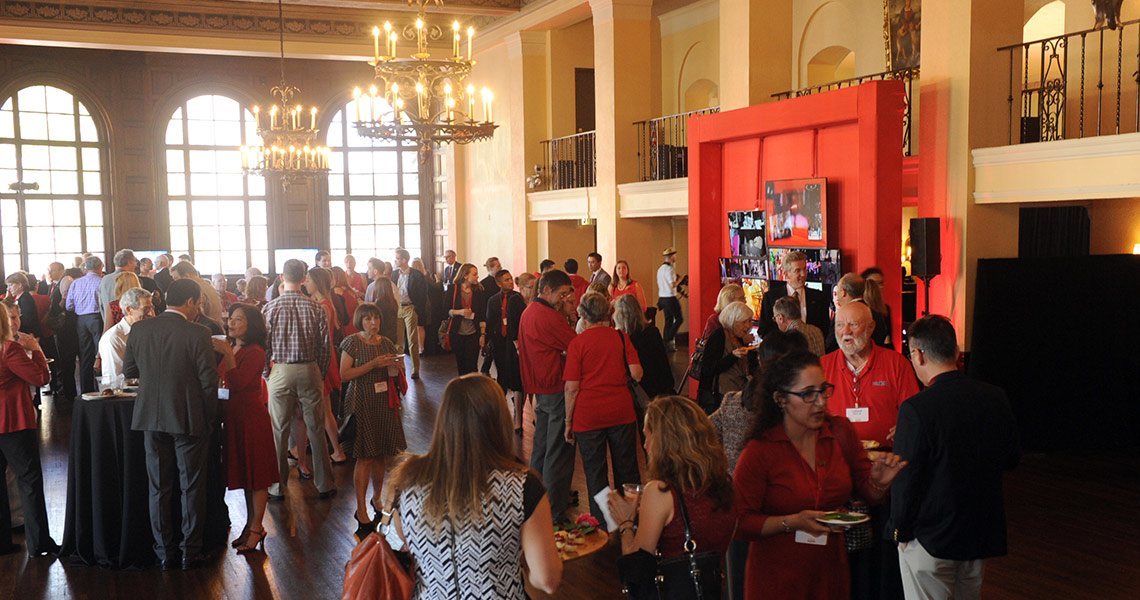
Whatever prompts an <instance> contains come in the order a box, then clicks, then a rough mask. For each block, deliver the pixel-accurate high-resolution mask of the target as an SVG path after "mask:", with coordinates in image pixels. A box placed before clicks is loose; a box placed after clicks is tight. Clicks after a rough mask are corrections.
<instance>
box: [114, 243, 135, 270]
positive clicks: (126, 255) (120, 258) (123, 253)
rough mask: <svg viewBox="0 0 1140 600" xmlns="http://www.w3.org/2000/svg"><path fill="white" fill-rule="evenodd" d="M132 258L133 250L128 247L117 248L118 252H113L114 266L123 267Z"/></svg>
mask: <svg viewBox="0 0 1140 600" xmlns="http://www.w3.org/2000/svg"><path fill="white" fill-rule="evenodd" d="M134 259H135V251H134V250H131V249H130V248H123V249H122V250H119V251H118V252H116V253H115V258H114V262H115V266H116V267H125V266H127V264H129V263H130V262H131V261H132V260H134Z"/></svg>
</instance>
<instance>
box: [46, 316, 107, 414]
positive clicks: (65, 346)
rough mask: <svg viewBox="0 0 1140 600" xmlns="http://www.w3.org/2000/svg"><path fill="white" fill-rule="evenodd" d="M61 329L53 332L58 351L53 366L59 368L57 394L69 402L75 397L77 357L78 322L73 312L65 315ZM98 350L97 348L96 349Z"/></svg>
mask: <svg viewBox="0 0 1140 600" xmlns="http://www.w3.org/2000/svg"><path fill="white" fill-rule="evenodd" d="M66 315H67V318H66V320H65V321H64V325H63V329H61V330H59V331H57V332H55V345H56V349H57V350H58V351H59V358H57V359H56V361H55V366H56V367H58V368H59V374H58V375H57V377H58V379H59V382H58V383H59V387H58V388H54V389H57V390H58V392H57V393H59V394H61V395H62V396H63V397H64V398H67V399H69V400H71V399H74V398H75V396H76V391H75V359H76V358H77V357H78V356H79V337H78V334H79V331H78V328H77V325H76V321H77V320H78V319H77V317H76V316H75V313H73V312H67V313H66ZM96 350H98V347H96Z"/></svg>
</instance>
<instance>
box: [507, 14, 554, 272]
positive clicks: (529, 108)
mask: <svg viewBox="0 0 1140 600" xmlns="http://www.w3.org/2000/svg"><path fill="white" fill-rule="evenodd" d="M548 35H549V34H548V33H547V32H545V31H520V32H518V33H513V34H511V35H509V36H507V38H506V46H507V58H508V64H507V69H508V70H509V72H510V78H509V80H510V86H509V89H507V90H504V91H506V92H507V93H508V94H509V95H510V106H512V107H517V108H516V109H514V110H511V111H510V115H504V117H506V118H507V119H508V120H509V127H508V129H509V132H508V134H509V135H510V168H509V169H508V170H507V172H508V174H509V178H510V181H509V184H508V185H509V188H510V191H511V215H510V218H509V220H507V221H506V223H508V224H509V226H510V227H511V228H512V229H513V230H514V232H515V237H514V241H515V243H514V246H513V248H512V249H511V253H512V254H511V256H509V257H502V260H503V264H504V265H509V267H510V268H512V269H514V270H515V271H518V272H519V273H521V272H523V270H525V269H526V268H528V266H529V265H533V266H534V267H537V266H538V261H540V260H542V258H543V257H541V256H538V241H537V235H536V224H535V223H534V222H533V221H530V220H529V219H528V218H527V199H526V195H527V191H528V190H527V186H526V178H527V177H529V176H530V175H532V174H533V173H534V166H535V165H538V164H542V146H541V144H540V143H539V142H540V141H541V140H543V139H546V138H547V137H548V134H549V131H547V122H548V119H547V112H548V107H549V104H550V103H549V102H548V99H547V94H546V80H547V68H546V55H547V49H548V47H549V40H548Z"/></svg>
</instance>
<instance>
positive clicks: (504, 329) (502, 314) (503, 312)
mask: <svg viewBox="0 0 1140 600" xmlns="http://www.w3.org/2000/svg"><path fill="white" fill-rule="evenodd" d="M499 312H500V314H499V316H500V317H501V318H502V319H503V326H502V332H503V338H504V339H506V337H507V294H506V292H503V307H502V308H500V309H499Z"/></svg>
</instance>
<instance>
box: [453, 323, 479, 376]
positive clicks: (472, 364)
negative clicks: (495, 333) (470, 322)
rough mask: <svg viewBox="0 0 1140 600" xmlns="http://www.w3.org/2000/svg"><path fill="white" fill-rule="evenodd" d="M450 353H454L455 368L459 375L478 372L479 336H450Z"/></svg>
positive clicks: (476, 334) (475, 334)
mask: <svg viewBox="0 0 1140 600" xmlns="http://www.w3.org/2000/svg"><path fill="white" fill-rule="evenodd" d="M451 351H452V352H454V353H455V368H456V369H457V370H458V371H459V375H460V376H462V375H466V374H468V373H474V372H475V371H478V370H479V334H478V333H473V334H471V335H453V336H451Z"/></svg>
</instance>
